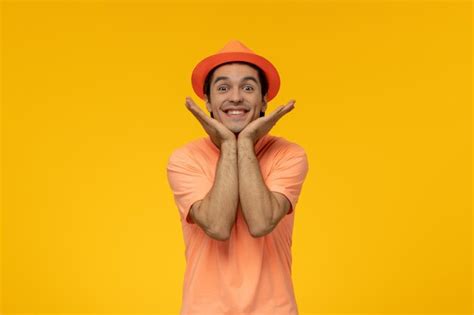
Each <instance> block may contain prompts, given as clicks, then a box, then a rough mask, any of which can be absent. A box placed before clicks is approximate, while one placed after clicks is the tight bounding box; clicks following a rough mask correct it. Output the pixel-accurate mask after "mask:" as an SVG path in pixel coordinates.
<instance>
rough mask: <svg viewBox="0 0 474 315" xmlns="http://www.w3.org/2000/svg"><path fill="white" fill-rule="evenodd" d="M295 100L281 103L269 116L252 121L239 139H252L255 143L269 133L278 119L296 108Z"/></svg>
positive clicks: (240, 134)
mask: <svg viewBox="0 0 474 315" xmlns="http://www.w3.org/2000/svg"><path fill="white" fill-rule="evenodd" d="M295 102H296V101H295V100H290V101H289V102H288V103H287V104H286V105H281V106H279V107H278V108H277V109H275V110H274V111H273V112H271V113H270V115H268V116H264V117H260V118H257V119H255V120H254V121H252V122H250V124H248V125H247V126H246V127H245V128H244V129H243V130H242V131H241V132H240V133H239V136H238V140H241V139H250V140H251V141H252V143H253V144H255V143H257V141H258V139H260V138H261V137H262V136H264V135H265V134H267V133H268V132H269V131H270V130H271V129H272V128H273V126H274V125H275V124H276V123H277V121H278V120H279V119H280V118H281V117H283V116H284V115H285V114H287V113H289V112H290V111H291V110H293V108H295V106H294V104H295Z"/></svg>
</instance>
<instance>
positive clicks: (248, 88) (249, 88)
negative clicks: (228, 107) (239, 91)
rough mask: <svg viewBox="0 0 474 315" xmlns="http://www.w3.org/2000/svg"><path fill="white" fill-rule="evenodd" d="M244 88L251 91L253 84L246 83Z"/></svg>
mask: <svg viewBox="0 0 474 315" xmlns="http://www.w3.org/2000/svg"><path fill="white" fill-rule="evenodd" d="M244 89H246V91H253V90H254V88H253V86H251V85H246V86H245V87H244Z"/></svg>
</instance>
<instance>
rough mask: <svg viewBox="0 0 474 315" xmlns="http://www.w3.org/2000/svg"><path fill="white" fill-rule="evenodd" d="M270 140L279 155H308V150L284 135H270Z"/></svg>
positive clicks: (274, 150)
mask: <svg viewBox="0 0 474 315" xmlns="http://www.w3.org/2000/svg"><path fill="white" fill-rule="evenodd" d="M268 142H269V143H270V145H271V147H272V151H273V152H274V153H276V155H279V156H293V155H298V156H302V155H303V156H306V151H305V149H304V148H303V146H301V145H300V144H298V143H296V142H293V141H290V140H288V139H286V138H283V137H278V136H273V135H270V136H269V140H268Z"/></svg>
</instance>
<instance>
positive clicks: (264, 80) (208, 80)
mask: <svg viewBox="0 0 474 315" xmlns="http://www.w3.org/2000/svg"><path fill="white" fill-rule="evenodd" d="M232 63H242V64H246V65H248V66H250V67H252V68H254V69H255V70H257V72H258V79H259V80H260V86H261V91H262V100H263V97H264V96H265V94H267V92H268V80H267V77H266V76H265V73H264V72H263V70H262V69H260V68H259V67H257V66H256V65H254V64H252V63H249V62H245V61H229V62H225V63H221V64H220V65H218V66H215V67H214V68H212V70H211V71H209V73H208V74H207V76H206V80H204V88H203V90H204V94H206V95H207V98H208V100H209V101H211V93H210V92H211V79H212V76H213V75H214V72H215V71H216V69H217V68H219V67H220V66H223V65H227V64H232Z"/></svg>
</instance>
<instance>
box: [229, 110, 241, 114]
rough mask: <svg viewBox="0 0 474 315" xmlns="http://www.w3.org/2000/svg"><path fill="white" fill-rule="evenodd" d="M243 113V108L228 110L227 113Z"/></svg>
mask: <svg viewBox="0 0 474 315" xmlns="http://www.w3.org/2000/svg"><path fill="white" fill-rule="evenodd" d="M242 113H244V111H243V110H229V111H228V112H227V114H229V115H240V114H242Z"/></svg>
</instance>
